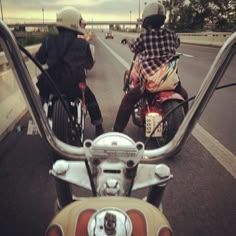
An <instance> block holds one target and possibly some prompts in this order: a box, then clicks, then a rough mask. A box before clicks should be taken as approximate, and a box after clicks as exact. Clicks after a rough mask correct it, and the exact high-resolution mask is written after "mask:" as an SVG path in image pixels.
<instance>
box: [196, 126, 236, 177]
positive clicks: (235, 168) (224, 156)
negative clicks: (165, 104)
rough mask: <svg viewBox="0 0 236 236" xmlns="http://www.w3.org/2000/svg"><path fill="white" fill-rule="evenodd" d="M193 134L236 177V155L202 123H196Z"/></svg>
mask: <svg viewBox="0 0 236 236" xmlns="http://www.w3.org/2000/svg"><path fill="white" fill-rule="evenodd" d="M192 134H193V136H194V137H195V138H196V139H197V140H198V141H199V142H200V143H201V144H202V145H203V146H204V147H205V148H206V149H207V150H208V151H209V152H210V153H211V155H212V156H213V157H214V158H215V159H216V160H217V161H218V162H219V163H220V164H221V165H222V166H224V168H225V169H226V170H227V171H228V172H229V173H230V174H231V175H232V176H233V177H234V178H236V156H235V155H234V154H233V153H232V152H230V151H229V150H228V149H227V148H226V147H224V146H223V145H222V144H221V143H220V142H219V141H218V140H217V139H215V138H214V137H213V136H212V135H211V134H210V133H208V132H207V131H206V130H205V129H204V128H203V127H202V126H201V125H199V124H196V126H195V128H194V129H193V131H192Z"/></svg>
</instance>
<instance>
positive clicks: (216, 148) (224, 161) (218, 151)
mask: <svg viewBox="0 0 236 236" xmlns="http://www.w3.org/2000/svg"><path fill="white" fill-rule="evenodd" d="M98 40H99V41H100V42H101V43H102V44H103V45H104V46H105V47H106V48H107V49H108V51H109V52H111V54H112V55H113V56H114V57H115V58H116V59H117V60H118V61H119V62H120V63H121V64H122V65H123V66H124V67H125V68H126V69H127V68H129V66H130V65H129V63H127V62H126V61H125V60H124V59H123V58H121V57H120V56H119V55H118V54H117V53H116V52H114V51H113V49H111V48H110V47H109V46H108V45H107V44H106V43H105V42H104V41H103V40H101V39H100V38H99V37H98ZM186 55H187V54H186ZM189 56H191V55H189ZM192 135H193V136H194V137H195V138H196V139H197V140H198V141H199V142H200V143H201V144H202V145H203V146H204V147H205V148H206V150H207V151H208V152H210V153H211V155H212V156H213V157H214V158H215V159H216V160H217V161H218V162H219V163H220V164H221V165H222V166H223V167H224V168H225V169H226V170H227V171H228V172H229V173H230V174H231V175H232V176H233V177H234V178H236V156H235V155H234V154H233V153H232V152H230V151H229V150H228V149H227V148H226V147H224V146H223V145H222V144H221V143H220V142H219V141H218V140H217V139H215V138H214V137H213V136H212V135H210V134H209V133H208V132H207V131H206V130H205V129H204V128H203V127H202V126H201V125H199V124H196V126H195V128H194V130H193V132H192Z"/></svg>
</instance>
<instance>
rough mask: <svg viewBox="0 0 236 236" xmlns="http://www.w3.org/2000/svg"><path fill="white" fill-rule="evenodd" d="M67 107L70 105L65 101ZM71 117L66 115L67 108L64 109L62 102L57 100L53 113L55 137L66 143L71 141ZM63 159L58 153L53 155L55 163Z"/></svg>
mask: <svg viewBox="0 0 236 236" xmlns="http://www.w3.org/2000/svg"><path fill="white" fill-rule="evenodd" d="M65 103H66V105H67V107H69V105H68V103H67V102H66V101H65ZM68 120H69V117H68V114H67V113H66V110H65V108H64V107H63V105H62V103H61V101H60V100H57V101H56V102H55V104H54V105H53V112H52V130H53V132H54V134H55V136H56V137H57V138H58V139H60V140H61V141H63V142H65V143H70V140H69V123H68ZM61 158H62V157H60V156H58V155H57V154H56V153H53V159H54V161H56V160H58V159H61Z"/></svg>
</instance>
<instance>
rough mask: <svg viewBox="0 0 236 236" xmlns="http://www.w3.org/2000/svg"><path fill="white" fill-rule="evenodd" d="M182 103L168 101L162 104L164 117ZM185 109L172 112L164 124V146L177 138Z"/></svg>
mask: <svg viewBox="0 0 236 236" xmlns="http://www.w3.org/2000/svg"><path fill="white" fill-rule="evenodd" d="M180 103H181V101H179V100H168V101H165V102H164V103H163V104H162V108H163V112H164V114H163V115H166V114H167V113H168V112H170V111H171V110H173V109H174V108H175V107H177V106H178V105H179V104H180ZM184 114H185V113H184V109H183V106H180V107H178V108H177V109H176V110H174V111H173V112H171V113H170V114H169V115H168V116H167V118H166V119H165V121H164V123H163V142H164V143H163V144H166V143H168V142H169V141H171V139H172V138H173V137H174V136H175V134H176V132H177V130H178V128H179V126H180V125H181V123H182V121H183V119H184Z"/></svg>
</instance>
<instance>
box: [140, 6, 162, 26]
mask: <svg viewBox="0 0 236 236" xmlns="http://www.w3.org/2000/svg"><path fill="white" fill-rule="evenodd" d="M142 19H143V27H144V28H146V27H147V25H150V24H151V25H153V26H161V25H163V24H164V22H165V19H166V11H165V7H164V5H163V4H161V3H160V2H153V3H150V4H148V5H147V6H146V7H145V8H144V10H143V15H142Z"/></svg>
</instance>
